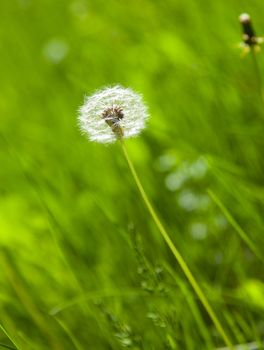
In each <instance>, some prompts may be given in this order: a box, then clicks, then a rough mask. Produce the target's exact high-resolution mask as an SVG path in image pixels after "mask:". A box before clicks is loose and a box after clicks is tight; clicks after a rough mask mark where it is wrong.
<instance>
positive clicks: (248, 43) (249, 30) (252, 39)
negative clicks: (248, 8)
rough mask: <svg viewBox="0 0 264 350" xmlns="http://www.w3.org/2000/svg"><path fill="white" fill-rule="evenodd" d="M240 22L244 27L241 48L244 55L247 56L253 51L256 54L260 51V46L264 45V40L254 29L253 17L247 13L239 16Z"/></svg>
mask: <svg viewBox="0 0 264 350" xmlns="http://www.w3.org/2000/svg"><path fill="white" fill-rule="evenodd" d="M239 22H240V23H241V25H242V31H243V34H242V39H243V41H242V42H241V43H240V47H242V49H243V54H247V53H248V52H250V51H251V50H254V52H258V51H260V44H262V43H263V38H262V37H258V36H257V35H256V33H255V31H254V29H253V25H252V21H251V17H250V15H249V14H247V13H242V14H241V15H240V16H239Z"/></svg>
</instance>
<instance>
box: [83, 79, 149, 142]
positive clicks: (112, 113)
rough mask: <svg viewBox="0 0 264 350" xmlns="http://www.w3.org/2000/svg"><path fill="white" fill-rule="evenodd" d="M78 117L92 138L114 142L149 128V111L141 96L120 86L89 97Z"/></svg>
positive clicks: (106, 88)
mask: <svg viewBox="0 0 264 350" xmlns="http://www.w3.org/2000/svg"><path fill="white" fill-rule="evenodd" d="M78 119H79V125H80V128H81V130H82V132H83V133H85V134H87V136H88V138H89V139H90V140H91V141H97V142H101V143H111V142H114V141H116V139H118V138H120V137H122V138H129V137H133V136H136V135H138V134H139V133H140V132H141V130H142V129H144V127H145V123H146V120H147V119H148V111H147V107H146V105H145V104H144V102H143V99H142V97H141V95H139V94H137V93H136V92H134V91H133V90H131V89H128V88H124V87H122V86H119V85H117V86H113V87H105V88H103V89H102V90H98V91H96V92H95V93H94V94H93V95H91V96H88V97H86V98H85V100H84V104H83V105H82V106H81V107H80V109H79V118H78Z"/></svg>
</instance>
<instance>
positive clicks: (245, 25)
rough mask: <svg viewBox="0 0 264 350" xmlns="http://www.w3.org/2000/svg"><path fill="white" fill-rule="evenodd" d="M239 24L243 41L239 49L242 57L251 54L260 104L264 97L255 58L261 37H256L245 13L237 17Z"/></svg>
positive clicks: (261, 41)
mask: <svg viewBox="0 0 264 350" xmlns="http://www.w3.org/2000/svg"><path fill="white" fill-rule="evenodd" d="M239 22H240V23H241V25H242V31H243V34H242V39H243V41H242V42H241V43H240V45H239V46H240V47H241V48H242V50H243V51H242V56H245V55H246V54H248V53H251V56H252V60H253V66H254V71H255V75H256V79H257V83H258V90H259V95H260V98H261V102H262V103H264V95H263V88H262V78H261V73H260V69H259V65H258V61H257V58H256V54H257V53H258V52H259V51H260V49H261V47H260V45H261V44H262V43H263V41H264V40H263V37H259V36H257V35H256V33H255V31H254V28H253V25H252V21H251V17H250V15H249V14H247V13H242V14H241V15H240V16H239Z"/></svg>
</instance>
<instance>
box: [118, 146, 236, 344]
mask: <svg viewBox="0 0 264 350" xmlns="http://www.w3.org/2000/svg"><path fill="white" fill-rule="evenodd" d="M121 146H122V150H123V153H124V156H125V158H126V161H127V163H128V166H129V169H130V171H131V173H132V175H133V178H134V180H135V183H136V185H137V188H138V190H139V192H140V194H141V197H142V199H143V201H144V203H145V205H146V207H147V209H148V211H149V213H150V215H151V216H152V219H153V220H154V222H155V224H156V226H157V228H158V230H159V232H160V233H161V235H162V237H163V238H164V240H165V242H166V243H167V245H168V247H169V248H170V250H171V252H172V253H173V255H174V257H175V258H176V260H177V262H178V264H179V265H180V267H181V269H182V271H183V272H184V274H185V276H186V278H187V279H188V281H189V283H190V284H191V286H192V287H193V289H194V291H195V293H196V294H197V296H198V298H199V300H200V302H201V303H202V304H203V306H204V308H205V310H206V311H207V313H208V315H209V316H210V318H211V320H212V321H213V323H214V325H215V327H216V329H217V330H218V332H219V333H220V334H221V336H222V338H223V340H224V342H225V343H226V345H227V346H228V348H229V349H230V350H234V349H235V348H234V346H233V345H232V343H231V341H230V339H229V337H228V336H227V334H226V332H225V330H224V328H223V327H222V325H221V323H220V321H219V319H218V317H217V316H216V314H215V312H214V310H213V309H212V307H211V305H210V304H209V302H208V300H207V298H206V296H205V294H204V293H203V291H202V289H201V288H200V286H199V284H198V282H197V281H196V279H195V278H194V276H193V274H192V272H191V271H190V269H189V267H188V265H187V264H186V262H185V260H184V258H183V257H182V255H181V254H180V252H179V251H178V249H177V248H176V247H175V245H174V243H173V241H172V240H171V238H170V236H169V234H168V233H167V231H166V229H165V228H164V226H163V224H162V223H161V221H160V219H159V217H158V215H157V213H156V211H155V210H154V208H153V206H152V204H151V202H150V200H149V198H148V196H147V194H146V192H145V190H144V188H143V186H142V184H141V181H140V179H139V177H138V175H137V172H136V170H135V168H134V165H133V163H132V161H131V160H130V157H129V154H128V152H127V149H126V146H125V144H124V141H123V140H121Z"/></svg>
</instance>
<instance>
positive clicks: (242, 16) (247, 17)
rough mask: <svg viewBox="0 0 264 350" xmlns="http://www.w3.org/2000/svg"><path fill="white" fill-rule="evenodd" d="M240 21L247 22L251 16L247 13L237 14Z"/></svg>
mask: <svg viewBox="0 0 264 350" xmlns="http://www.w3.org/2000/svg"><path fill="white" fill-rule="evenodd" d="M239 21H240V23H248V22H250V21H251V18H250V16H249V14H248V13H241V15H240V16H239Z"/></svg>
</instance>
